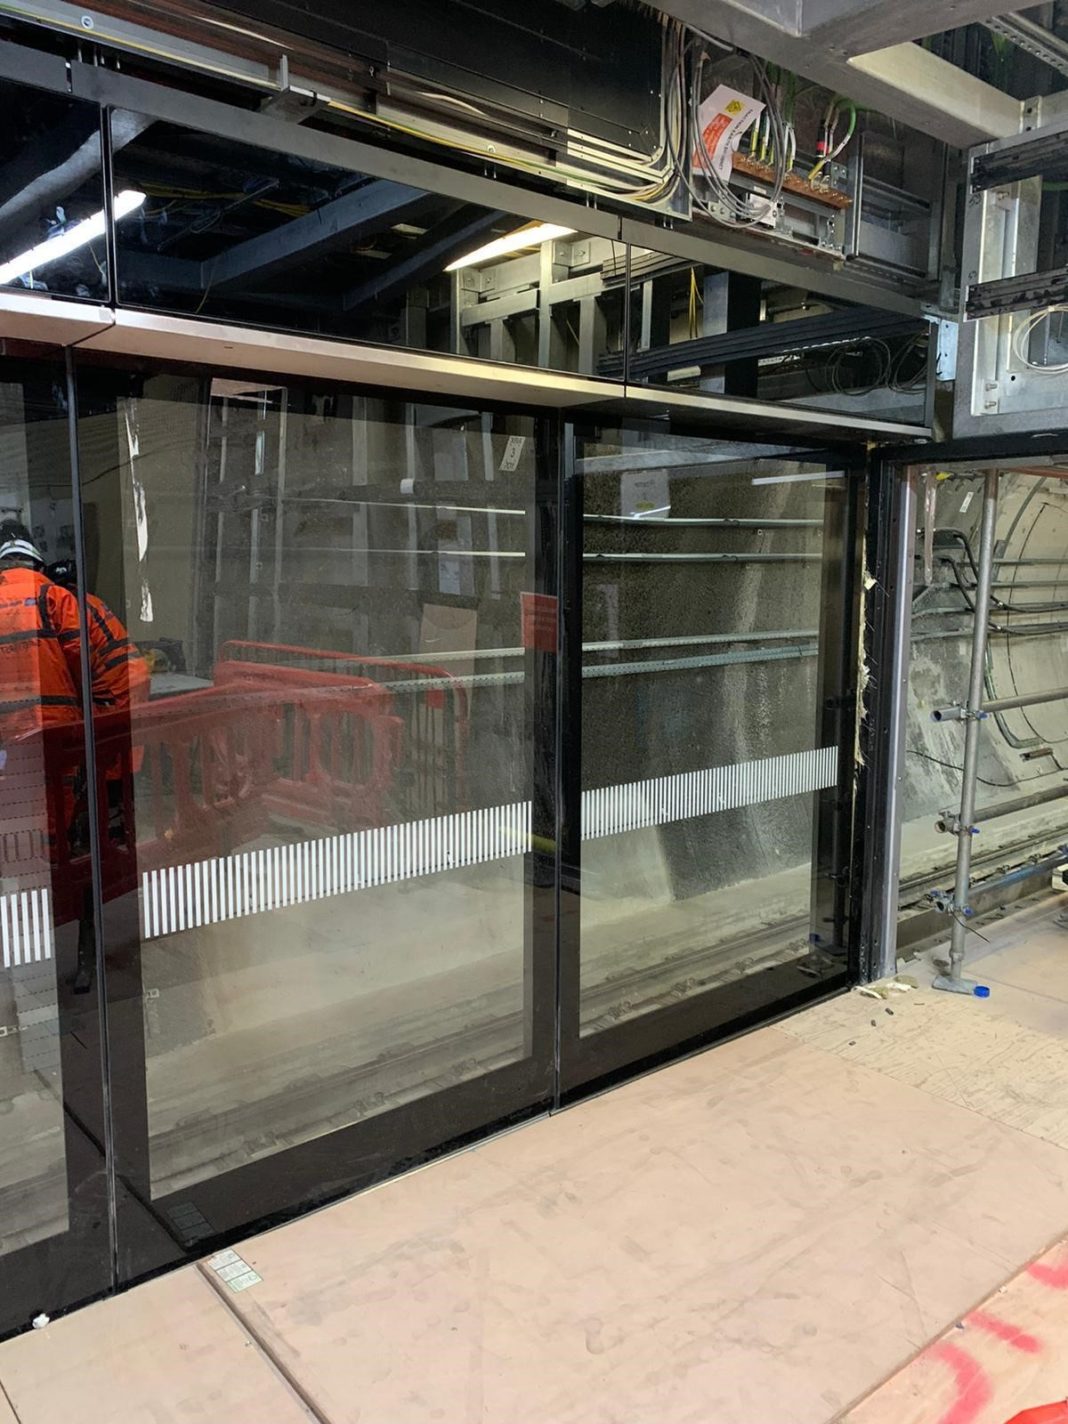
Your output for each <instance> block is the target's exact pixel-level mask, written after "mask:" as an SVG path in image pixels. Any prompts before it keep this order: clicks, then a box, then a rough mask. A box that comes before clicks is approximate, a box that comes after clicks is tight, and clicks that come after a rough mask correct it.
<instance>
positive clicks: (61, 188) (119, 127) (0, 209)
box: [0, 109, 155, 235]
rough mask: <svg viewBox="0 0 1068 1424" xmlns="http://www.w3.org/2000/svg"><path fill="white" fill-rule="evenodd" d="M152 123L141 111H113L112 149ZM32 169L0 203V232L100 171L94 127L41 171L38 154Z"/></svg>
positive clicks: (131, 140) (69, 192)
mask: <svg viewBox="0 0 1068 1424" xmlns="http://www.w3.org/2000/svg"><path fill="white" fill-rule="evenodd" d="M154 122H155V120H154V119H152V118H150V117H148V116H147V115H145V114H131V113H128V112H126V111H125V110H123V109H119V110H116V112H115V113H113V114H112V117H111V146H112V150H113V151H116V152H117V151H118V150H119V149H121V148H125V147H126V145H127V144H129V143H133V141H134V139H135V138H138V137H139V136H140V135H141V134H143V133H144V132H145V130H146V129H147V128H149V127H150V126H151V125H152V124H153V123H154ZM17 161H18V160H16V162H17ZM11 166H13V165H11ZM6 171H7V170H5V172H6ZM33 171H34V172H35V173H36V174H37V176H36V177H35V178H34V179H32V181H30V182H28V183H26V184H25V185H24V186H22V187H20V188H19V190H18V191H17V192H15V193H13V194H12V196H11V197H9V198H8V199H7V200H6V201H5V202H3V203H2V204H0V235H2V234H3V233H5V232H8V231H10V230H11V229H12V228H16V227H18V225H19V224H20V223H23V222H28V221H29V220H30V219H31V218H32V217H34V216H35V214H37V213H39V212H40V211H42V209H46V208H50V207H53V206H54V205H55V204H57V203H61V202H62V201H63V200H64V199H65V198H68V197H69V196H70V194H71V193H73V192H75V191H76V190H77V189H78V188H80V187H81V185H82V184H83V183H84V182H86V180H87V179H89V178H91V177H92V176H93V174H94V173H99V172H100V134H99V133H98V132H96V131H95V130H94V132H93V133H91V134H90V135H89V137H88V138H86V139H83V140H82V142H81V143H79V144H78V146H77V147H76V148H75V149H74V151H73V152H72V153H71V154H70V156H69V157H68V158H66V159H64V160H63V161H62V162H60V163H58V164H57V165H56V166H55V167H54V168H49V169H47V170H45V171H43V172H42V171H41V165H40V160H39V156H38V157H36V158H35V159H34V163H33ZM101 204H103V196H101Z"/></svg>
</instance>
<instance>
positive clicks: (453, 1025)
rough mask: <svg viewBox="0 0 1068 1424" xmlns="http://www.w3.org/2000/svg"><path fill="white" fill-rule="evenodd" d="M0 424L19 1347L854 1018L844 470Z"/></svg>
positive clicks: (735, 446) (2, 888) (387, 438)
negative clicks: (206, 1258) (578, 1102)
mask: <svg viewBox="0 0 1068 1424" xmlns="http://www.w3.org/2000/svg"><path fill="white" fill-rule="evenodd" d="M0 435H2V439H3V456H4V465H3V470H4V483H3V486H2V488H0V503H2V504H3V511H2V514H0V518H2V519H8V520H14V521H17V523H18V526H19V530H20V531H21V533H20V534H19V537H20V538H22V537H23V536H24V538H25V541H28V542H29V543H30V544H31V545H32V546H33V547H34V548H35V549H36V551H37V554H38V555H39V557H38V558H37V559H36V560H35V559H33V558H30V559H29V560H28V561H27V560H23V561H22V563H20V560H19V559H18V558H15V559H14V561H13V562H12V560H11V558H10V557H9V558H8V559H7V560H6V561H5V558H4V555H3V554H2V553H0V614H2V615H3V616H4V617H5V618H6V619H7V622H6V623H5V624H4V626H3V627H2V628H0V659H6V661H4V662H3V664H2V666H3V668H4V683H3V688H2V699H3V700H2V705H0V790H2V791H3V804H2V810H0V821H2V824H0V830H2V831H3V835H2V837H0V853H2V861H0V875H2V883H0V954H2V968H0V1005H2V1006H3V1007H2V1013H0V1105H2V1106H3V1109H4V1112H5V1114H6V1116H5V1121H6V1123H7V1129H6V1131H5V1134H4V1136H3V1145H2V1151H0V1203H2V1204H3V1207H4V1210H3V1229H2V1231H0V1287H2V1291H0V1299H2V1300H3V1302H4V1305H3V1307H2V1313H0V1332H2V1331H7V1330H13V1329H19V1328H24V1327H25V1326H26V1325H27V1324H28V1323H29V1321H30V1320H31V1318H32V1317H33V1315H34V1314H36V1313H38V1312H45V1313H53V1312H54V1311H56V1310H60V1309H64V1308H67V1307H68V1306H70V1305H71V1304H73V1303H76V1302H77V1301H79V1300H84V1299H87V1298H90V1297H92V1296H93V1295H97V1294H100V1293H102V1292H104V1291H106V1290H107V1289H109V1288H112V1287H115V1286H121V1285H124V1284H127V1283H129V1282H131V1281H133V1280H136V1279H138V1278H140V1277H143V1276H145V1275H147V1274H149V1273H151V1272H153V1271H156V1270H159V1269H162V1268H164V1267H166V1266H168V1265H171V1264H174V1263H176V1262H179V1261H182V1260H185V1259H189V1258H190V1257H195V1256H197V1255H200V1254H202V1253H204V1252H206V1251H209V1250H211V1249H213V1248H214V1247H216V1246H218V1245H220V1244H222V1243H228V1242H231V1241H234V1240H236V1239H238V1238H239V1237H240V1236H241V1235H242V1234H244V1233H246V1232H247V1231H249V1230H251V1229H253V1228H254V1227H255V1226H257V1225H260V1224H262V1223H264V1222H268V1221H277V1220H280V1219H282V1218H284V1217H285V1216H287V1215H290V1214H293V1213H296V1212H298V1211H301V1210H304V1209H306V1208H308V1207H310V1206H312V1205H315V1204H318V1203H321V1202H324V1201H327V1200H330V1199H331V1198H333V1197H337V1196H340V1195H343V1194H345V1193H348V1192H350V1191H353V1190H355V1189H357V1188H359V1187H360V1186H363V1185H366V1184H368V1183H370V1182H373V1181H376V1180H380V1179H382V1178H384V1177H386V1176H388V1175H390V1174H392V1173H395V1172H397V1171H400V1170H403V1169H404V1168H405V1167H407V1166H410V1165H413V1164H415V1163H418V1162H422V1161H425V1160H427V1159H428V1158H430V1157H432V1156H433V1155H435V1154H436V1153H438V1152H441V1151H444V1150H447V1149H449V1148H452V1147H455V1146H457V1145H459V1144H461V1143H463V1142H465V1141H468V1140H471V1139H472V1138H474V1137H476V1136H478V1135H479V1134H482V1133H485V1132H487V1131H489V1130H491V1129H493V1128H495V1127H499V1126H501V1125H503V1124H505V1123H508V1122H511V1121H515V1120H518V1119H520V1118H522V1117H523V1116H526V1115H530V1114H534V1113H538V1112H546V1111H549V1110H551V1109H552V1107H553V1106H555V1105H556V1104H557V1103H559V1102H560V1101H561V1100H565V1099H568V1098H571V1097H574V1096H576V1095H578V1094H580V1093H582V1092H585V1091H588V1090H589V1089H590V1088H591V1086H593V1085H596V1084H599V1083H603V1082H605V1081H607V1080H609V1079H611V1078H612V1077H614V1076H618V1075H622V1074H625V1073H630V1072H634V1071H637V1070H638V1069H640V1068H641V1067H643V1066H646V1065H648V1064H650V1063H654V1062H656V1061H658V1060H659V1059H662V1058H664V1057H667V1056H669V1055H671V1054H676V1053H679V1052H681V1051H685V1050H687V1049H688V1048H691V1047H693V1046H695V1045H697V1044H699V1043H702V1042H706V1041H708V1040H710V1039H711V1038H713V1037H715V1036H716V1035H721V1034H724V1033H727V1032H732V1031H737V1030H738V1029H740V1028H743V1027H745V1026H746V1025H749V1024H752V1023H754V1022H756V1021H758V1020H760V1019H762V1018H765V1017H767V1016H768V1015H770V1014H773V1013H778V1012H781V1011H783V1010H785V1009H787V1008H789V1007H790V1006H792V1005H795V1004H799V1003H801V1002H803V1001H804V1000H805V999H807V998H810V997H813V996H815V995H818V994H821V993H827V992H829V991H831V990H833V989H834V988H836V987H838V986H841V985H843V984H845V983H847V982H848V979H849V975H850V972H851V962H852V960H851V956H852V954H853V942H852V936H851V932H850V926H851V921H852V907H853V904H854V900H855V896H854V894H853V887H852V885H851V881H850V875H849V865H850V858H851V854H852V846H853V830H852V819H851V817H852V806H853V781H854V775H855V766H854V752H853V748H854V739H855V721H856V718H855V710H856V706H855V688H856V667H855V659H856V650H857V647H858V643H859V637H858V627H857V603H858V578H857V564H858V560H859V552H858V550H859V541H858V538H857V528H858V520H859V504H860V499H861V493H862V490H861V482H860V480H859V477H858V476H857V474H856V473H855V472H854V471H853V470H852V469H851V468H850V467H849V466H848V464H847V463H846V462H844V461H843V460H842V459H841V458H837V459H828V458H827V457H825V456H824V455H821V454H818V453H816V452H807V453H806V452H804V451H799V450H798V449H797V448H796V447H790V448H789V449H784V448H772V447H769V446H767V445H759V444H755V443H753V442H752V441H737V440H735V441H733V442H728V441H725V440H723V439H717V438H712V437H710V436H709V435H707V434H704V435H695V434H693V433H685V434H684V433H679V432H677V431H676V432H672V431H671V430H668V429H666V428H662V427H656V428H653V427H649V426H638V425H634V426H627V425H622V424H618V423H617V424H616V425H605V424H600V425H596V426H594V425H589V426H584V427H579V428H577V429H576V428H575V427H574V426H572V425H571V424H570V423H569V422H568V421H567V420H565V419H563V418H561V417H559V416H558V415H556V414H544V413H536V412H531V411H524V410H518V409H503V408H498V407H494V406H492V405H489V404H486V403H484V402H471V403H470V404H461V403H456V402H453V403H426V402H422V401H414V400H409V399H406V398H405V396H404V394H403V393H397V392H378V391H368V390H361V389H354V388H351V387H342V386H332V385H326V384H323V383H312V382H306V381H298V380H294V379H292V378H288V377H284V376H277V377H265V376H263V375H256V374H249V373H242V372H239V371H232V370H219V369H213V368H208V367H180V366H167V365H163V364H157V365H154V366H151V367H149V366H146V365H144V364H137V365H133V364H131V365H128V366H122V365H121V364H119V363H116V362H112V363H111V364H109V365H107V366H104V365H101V364H98V363H94V362H92V361H90V360H81V359H78V360H75V361H72V362H69V363H64V362H63V361H62V360H59V359H58V358H57V357H56V356H53V357H51V358H49V357H48V356H44V357H40V356H27V357H26V359H22V358H21V357H20V358H19V360H18V361H17V362H16V361H14V360H10V361H7V362H6V363H5V364H4V366H3V367H2V368H0ZM2 533H3V531H0V535H2ZM0 547H2V546H0ZM22 564H27V566H26V567H22ZM7 584H10V586H11V587H10V589H8V592H10V593H11V597H10V598H8V599H7V601H6V602H3V601H2V600H3V599H4V598H6V593H5V587H6V585H7ZM23 584H25V585H26V587H25V588H24V587H23ZM31 584H32V585H33V587H32V589H31V588H30V585H31ZM16 585H17V587H16ZM42 588H43V589H44V590H45V592H44V594H41V592H40V591H41V589H42ZM39 596H40V597H41V598H42V599H43V600H44V601H43V603H39V601H38V599H39ZM9 605H10V606H9ZM42 608H45V613H42V612H41V609H42ZM46 614H47V617H46ZM27 620H28V621H27ZM24 652H29V653H30V654H32V656H31V658H30V661H29V662H27V661H26V659H25V658H23V656H22V655H23V653H24ZM53 654H54V655H55V656H54V657H53ZM20 659H21V661H20ZM50 659H51V661H49V660H50ZM68 666H69V669H70V672H69V676H70V678H71V679H72V681H70V683H69V686H68V685H67V684H64V685H63V686H61V685H60V681H62V677H63V676H65V675H66V674H64V673H63V671H62V669H63V668H64V667H68ZM27 668H33V669H35V670H36V671H35V672H34V678H31V679H30V681H29V682H27V679H26V677H25V676H23V674H24V673H26V670H27ZM19 669H21V670H22V671H21V672H20V671H19ZM57 669H58V671H57ZM57 678H58V679H59V680H60V681H57V680H56V679H57ZM20 679H21V681H20ZM34 679H35V680H34ZM24 683H25V684H26V685H25V686H24V685H23V684H24ZM30 683H32V684H33V685H30Z"/></svg>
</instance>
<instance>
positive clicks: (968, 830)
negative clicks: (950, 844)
mask: <svg viewBox="0 0 1068 1424" xmlns="http://www.w3.org/2000/svg"><path fill="white" fill-rule="evenodd" d="M935 830H936V831H941V832H943V833H944V834H946V835H950V836H977V835H978V834H979V830H980V828H979V827H978V826H969V825H966V824H965V823H964V822H963V821H962V820H961V818H960V817H959V816H958V815H956V814H955V813H954V812H953V811H943V812H942V814H941V815H940V816H939V818H938V820H937V821H936V822H935Z"/></svg>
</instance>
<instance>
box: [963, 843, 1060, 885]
mask: <svg viewBox="0 0 1068 1424" xmlns="http://www.w3.org/2000/svg"><path fill="white" fill-rule="evenodd" d="M1066 860H1068V845H1059V846H1058V847H1057V849H1056V850H1055V851H1052V852H1051V853H1050V854H1049V855H1046V856H1043V857H1042V859H1041V860H1034V861H1032V862H1031V863H1030V865H1021V866H1018V867H1017V868H1016V869H1015V870H1010V871H1007V872H1006V874H1004V875H999V876H997V877H996V878H995V879H993V880H981V881H980V882H979V884H978V885H977V886H976V887H975V889H976V893H977V894H980V895H984V896H985V895H990V894H992V893H996V892H997V891H998V890H1007V889H1008V888H1009V886H1010V885H1018V884H1019V883H1020V881H1021V880H1030V879H1031V878H1032V876H1035V875H1045V874H1047V873H1048V872H1049V871H1051V870H1056V869H1057V867H1058V866H1059V865H1063V864H1064V863H1065V861H1066Z"/></svg>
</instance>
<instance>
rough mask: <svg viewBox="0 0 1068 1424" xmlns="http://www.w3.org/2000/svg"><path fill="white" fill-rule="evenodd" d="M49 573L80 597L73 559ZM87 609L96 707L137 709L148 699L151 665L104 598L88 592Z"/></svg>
mask: <svg viewBox="0 0 1068 1424" xmlns="http://www.w3.org/2000/svg"><path fill="white" fill-rule="evenodd" d="M47 572H48V576H49V577H50V578H51V579H52V580H53V582H55V583H57V584H60V585H61V586H62V587H63V588H65V589H67V590H68V591H69V592H70V593H71V594H73V595H75V596H77V592H78V569H77V565H76V564H75V562H74V560H73V559H63V560H61V561H60V562H59V563H55V564H51V565H50V566H49V568H48V570H47ZM85 606H86V611H87V614H88V618H89V655H90V673H91V676H92V684H93V706H94V707H96V708H98V709H99V710H100V711H102V712H105V711H109V710H116V711H121V710H123V709H126V708H130V707H136V706H137V705H138V703H141V702H144V701H146V700H147V698H148V689H149V671H148V664H147V663H146V662H145V659H144V657H143V656H142V654H141V651H140V649H139V648H138V647H137V645H136V643H134V642H133V641H132V639H131V638H130V635H129V633H127V631H126V629H125V628H124V627H123V624H122V622H121V621H120V619H119V618H118V617H117V616H116V615H115V614H114V613H112V611H111V609H110V608H109V607H108V606H107V604H106V603H105V602H104V600H103V599H102V598H98V597H97V595H96V594H95V593H88V592H87V593H86V595H85Z"/></svg>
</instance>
